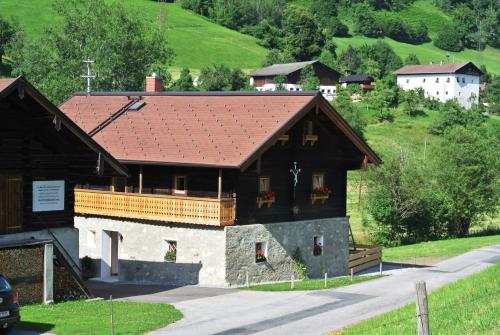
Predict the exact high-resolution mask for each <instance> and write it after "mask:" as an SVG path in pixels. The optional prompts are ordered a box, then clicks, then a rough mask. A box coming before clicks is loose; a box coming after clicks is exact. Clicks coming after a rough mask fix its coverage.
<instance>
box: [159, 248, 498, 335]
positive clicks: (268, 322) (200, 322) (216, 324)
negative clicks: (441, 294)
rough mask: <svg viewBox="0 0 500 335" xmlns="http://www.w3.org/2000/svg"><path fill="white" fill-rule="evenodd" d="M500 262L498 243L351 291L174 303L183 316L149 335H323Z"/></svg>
mask: <svg viewBox="0 0 500 335" xmlns="http://www.w3.org/2000/svg"><path fill="white" fill-rule="evenodd" d="M497 262H500V245H497V246H492V247H487V248H482V249H477V250H475V251H471V252H468V253H466V254H463V255H460V256H458V257H455V258H451V259H448V260H446V261H443V262H441V263H439V264H437V265H436V266H434V267H427V268H425V267H423V268H412V269H403V270H402V271H391V275H390V276H388V277H384V278H381V279H376V280H372V281H368V282H364V283H360V284H356V285H351V286H348V287H343V288H338V289H332V290H321V291H309V292H306V291H302V292H251V291H229V293H228V294H221V295H214V296H210V297H203V298H199V299H190V300H183V301H179V302H175V303H174V306H175V307H176V308H177V309H179V310H181V311H182V313H183V314H184V318H183V319H182V320H180V321H179V322H177V323H175V324H173V325H170V326H168V327H166V328H163V329H159V330H156V331H154V332H152V333H151V334H169V335H170V334H176V335H191V334H212V335H215V334H216V335H226V334H227V335H229V334H231V335H233V334H241V335H246V334H324V333H326V332H329V331H332V330H336V329H340V328H342V327H345V326H347V325H350V324H353V323H356V322H359V321H362V320H365V319H369V318H371V317H373V316H376V315H379V314H383V313H385V312H387V311H390V310H392V309H395V308H398V307H401V306H404V305H406V304H408V303H410V302H412V301H414V299H415V297H414V296H415V293H414V282H415V281H418V280H425V281H426V283H427V289H428V290H429V291H432V290H435V289H437V288H439V287H441V286H443V285H445V284H447V283H450V282H454V281H456V280H458V279H460V278H463V277H466V276H469V275H471V274H473V273H476V272H479V271H481V270H483V269H485V268H487V267H488V266H491V265H493V264H495V263H497Z"/></svg>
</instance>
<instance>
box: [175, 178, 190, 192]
mask: <svg viewBox="0 0 500 335" xmlns="http://www.w3.org/2000/svg"><path fill="white" fill-rule="evenodd" d="M186 180H187V178H186V176H174V189H173V191H174V192H173V193H174V194H186V193H187V183H186Z"/></svg>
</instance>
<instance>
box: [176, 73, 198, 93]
mask: <svg viewBox="0 0 500 335" xmlns="http://www.w3.org/2000/svg"><path fill="white" fill-rule="evenodd" d="M170 89H171V90H172V91H177V92H184V91H195V90H196V88H195V87H194V84H193V77H192V76H191V73H190V72H189V69H188V68H183V69H182V70H181V75H180V77H179V79H177V80H176V81H175V82H174V84H173V85H172V87H171V88H170Z"/></svg>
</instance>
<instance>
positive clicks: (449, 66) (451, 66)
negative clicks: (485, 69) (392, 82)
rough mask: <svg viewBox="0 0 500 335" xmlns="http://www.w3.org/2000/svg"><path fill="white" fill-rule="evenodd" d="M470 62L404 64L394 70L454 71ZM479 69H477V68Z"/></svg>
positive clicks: (419, 72) (414, 71)
mask: <svg viewBox="0 0 500 335" xmlns="http://www.w3.org/2000/svg"><path fill="white" fill-rule="evenodd" d="M468 64H471V65H472V66H473V67H475V68H476V69H477V67H476V66H475V65H474V64H472V63H471V62H457V63H443V64H422V65H406V66H403V67H402V68H400V69H398V70H396V71H394V73H395V74H427V73H455V72H457V71H458V70H460V69H462V68H463V67H464V66H466V65H468ZM477 70H478V71H480V70H479V69H477Z"/></svg>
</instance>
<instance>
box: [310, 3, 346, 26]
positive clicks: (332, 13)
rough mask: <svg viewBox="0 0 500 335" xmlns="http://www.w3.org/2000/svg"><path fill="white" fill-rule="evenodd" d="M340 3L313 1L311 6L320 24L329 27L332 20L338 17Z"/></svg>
mask: <svg viewBox="0 0 500 335" xmlns="http://www.w3.org/2000/svg"><path fill="white" fill-rule="evenodd" d="M338 6H339V4H338V1H335V0H332V1H324V0H312V1H311V4H310V8H311V13H313V14H314V16H315V17H316V18H317V20H318V22H319V24H320V25H321V26H323V27H327V26H328V24H329V22H330V19H331V18H332V17H336V16H337V7H338Z"/></svg>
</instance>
